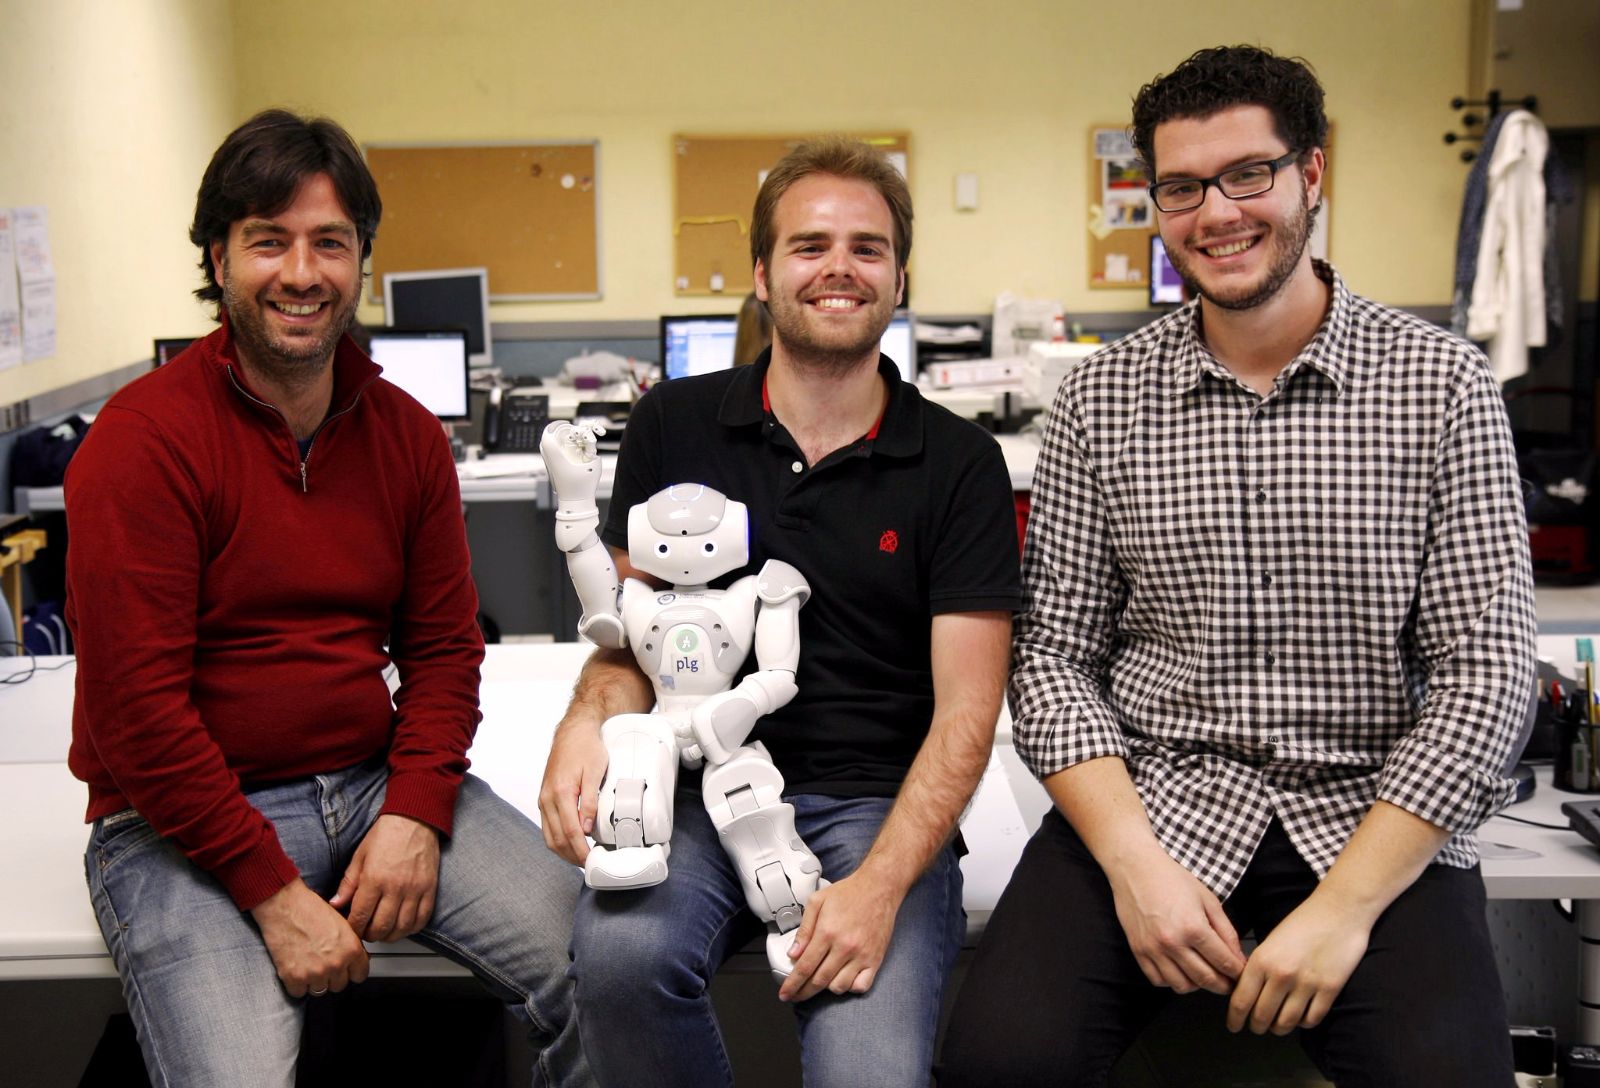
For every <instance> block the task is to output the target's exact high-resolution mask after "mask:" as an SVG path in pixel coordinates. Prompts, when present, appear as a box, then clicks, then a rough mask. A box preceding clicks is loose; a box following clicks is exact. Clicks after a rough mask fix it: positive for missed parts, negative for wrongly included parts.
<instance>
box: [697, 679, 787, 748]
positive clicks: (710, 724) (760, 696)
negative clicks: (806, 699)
mask: <svg viewBox="0 0 1600 1088" xmlns="http://www.w3.org/2000/svg"><path fill="white" fill-rule="evenodd" d="M794 693H795V682H794V673H792V672H789V671H788V670H785V669H763V670H761V671H759V672H753V673H751V674H750V675H749V676H746V677H745V678H744V679H743V680H741V681H740V682H739V686H738V687H736V688H734V689H732V690H731V691H723V692H719V693H717V694H716V695H713V696H711V697H710V698H708V699H706V700H704V701H703V702H701V703H699V704H697V705H696V706H695V708H694V711H693V713H692V715H691V717H690V723H691V725H692V727H693V730H694V736H693V739H694V742H695V743H696V744H697V745H699V747H700V750H701V751H702V752H704V753H705V757H706V759H708V760H710V761H711V762H712V763H714V764H717V763H726V762H727V761H728V760H729V759H731V758H733V754H734V753H735V752H737V751H738V750H739V748H740V746H741V745H743V744H744V742H745V738H747V737H749V736H750V730H752V729H754V728H755V724H756V719H758V718H760V717H761V716H762V715H763V714H770V713H772V712H773V711H774V710H776V709H777V708H778V707H781V706H783V705H784V704H786V703H787V702H788V701H789V700H790V699H792V698H794Z"/></svg>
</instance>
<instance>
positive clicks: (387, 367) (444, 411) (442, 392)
mask: <svg viewBox="0 0 1600 1088" xmlns="http://www.w3.org/2000/svg"><path fill="white" fill-rule="evenodd" d="M372 361H373V362H375V363H377V364H378V365H379V366H381V367H383V376H384V377H385V378H387V379H388V380H389V381H391V382H393V383H394V384H395V385H398V386H399V387H400V388H401V389H404V390H405V391H406V392H407V393H410V394H411V395H412V396H413V397H415V398H416V399H417V400H419V401H420V402H421V403H422V406H423V407H424V408H426V409H427V410H428V411H430V412H432V413H433V414H434V415H436V416H438V417H439V418H440V419H442V420H445V421H447V422H459V421H462V420H466V419H468V418H469V417H470V416H471V411H470V409H469V405H470V404H471V399H470V395H469V394H468V392H467V385H468V379H467V337H466V334H465V333H463V332H462V331H461V330H460V329H379V330H378V331H376V332H374V333H373V334H372Z"/></svg>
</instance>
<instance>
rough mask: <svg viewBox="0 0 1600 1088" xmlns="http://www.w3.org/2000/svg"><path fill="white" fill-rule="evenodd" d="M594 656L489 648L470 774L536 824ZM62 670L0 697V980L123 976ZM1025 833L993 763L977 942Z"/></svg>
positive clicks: (379, 957)
mask: <svg viewBox="0 0 1600 1088" xmlns="http://www.w3.org/2000/svg"><path fill="white" fill-rule="evenodd" d="M589 652H590V648H589V647H588V646H587V645H585V644H582V643H546V644H534V645H526V644H525V645H514V646H491V647H489V652H488V656H487V658H486V659H485V661H484V667H483V688H482V705H483V724H482V725H481V726H480V727H479V729H478V735H477V739H476V741H475V743H474V744H473V746H472V748H471V750H470V751H469V753H468V754H469V756H470V758H471V759H472V764H473V766H472V770H473V773H475V774H477V775H478V776H479V777H481V778H483V779H484V780H485V781H487V782H488V783H489V784H490V785H491V786H492V787H493V788H494V790H495V792H497V793H499V794H500V795H501V796H502V797H504V798H505V799H506V800H508V801H510V802H511V803H512V804H514V805H516V806H517V807H518V808H519V809H521V810H522V811H523V812H525V813H527V814H528V815H529V816H530V817H533V818H534V819H537V818H538V790H539V780H540V778H541V777H542V776H543V774H544V762H545V758H546V756H547V755H548V754H549V750H550V735H551V732H552V731H553V730H554V728H555V724H556V721H557V720H558V719H559V717H560V715H561V712H562V711H563V710H564V709H565V708H566V704H567V698H568V696H569V695H570V694H571V690H572V684H573V682H574V680H576V678H577V675H578V669H579V666H580V665H581V664H582V662H583V660H584V659H585V658H586V657H588V655H589ZM63 662H67V665H66V667H65V668H62V669H60V670H58V671H55V672H41V673H37V674H36V675H35V676H34V677H33V679H32V680H29V681H28V682H27V683H24V684H19V685H15V686H0V858H3V859H4V867H5V879H4V881H3V882H0V980H6V979H52V978H55V979H60V978H104V977H114V976H115V973H116V972H115V970H114V969H113V967H112V965H111V958H110V956H109V954H108V953H107V952H106V948H105V944H104V942H103V940H102V938H101V936H100V930H99V928H98V926H97V925H96V923H95V919H94V912H93V910H92V909H91V908H90V906H89V894H88V891H87V889H86V887H85V882H84V874H83V850H84V845H85V843H86V841H87V839H88V828H87V827H86V826H85V824H84V822H83V810H84V804H85V800H86V797H87V795H86V793H85V787H84V785H83V783H81V782H79V781H77V780H76V779H74V778H73V777H72V775H71V773H70V772H69V771H68V770H67V765H66V763H65V760H66V752H67V744H68V741H69V738H70V732H71V713H72V685H73V675H74V670H75V665H74V664H73V663H71V659H70V658H41V659H39V663H40V664H41V665H57V664H61V663H63ZM24 666H25V659H18V658H0V677H3V676H6V675H11V674H14V673H16V672H18V671H20V670H21V669H22V668H23V667H24ZM1035 788H1037V787H1035ZM1030 831H1031V828H1029V827H1025V826H1024V825H1023V822H1022V816H1021V814H1020V813H1019V811H1018V809H1017V805H1016V802H1015V800H1014V799H1013V798H1012V794H1011V789H1010V786H1009V783H1008V779H1007V775H1006V773H1005V772H1004V771H1003V770H1002V769H1001V766H1000V764H999V763H998V761H996V760H994V759H991V761H990V766H989V770H988V772H987V773H986V774H985V775H984V779H983V783H982V785H981V786H980V788H979V793H978V796H977V797H976V798H975V799H974V801H973V805H972V808H971V810H970V811H969V812H968V814H967V817H966V821H965V823H964V824H963V832H964V834H965V836H966V839H967V844H968V846H969V847H970V848H971V853H969V854H968V855H967V857H966V858H964V859H963V861H962V872H963V875H964V876H965V877H966V893H965V896H964V905H965V906H966V908H967V913H968V916H969V922H968V939H969V943H970V942H972V941H975V940H976V938H977V935H978V934H979V933H981V932H982V929H983V925H984V923H985V922H986V921H987V920H988V917H989V912H990V911H991V910H992V909H993V907H994V904H995V900H996V899H997V898H998V897H999V895H1000V892H1001V890H1002V889H1003V888H1004V887H1005V882H1006V880H1007V879H1008V878H1009V876H1010V874H1011V868H1012V866H1013V865H1015V863H1016V859H1017V857H1018V856H1020V854H1021V852H1022V847H1023V844H1024V843H1025V842H1026V841H1027V838H1028V835H1029V833H1030ZM370 948H371V951H372V952H373V953H374V955H373V959H372V973H373V974H374V975H383V976H389V977H396V976H435V975H460V974H464V973H465V972H464V971H463V969H462V968H459V967H457V966H456V965H455V964H453V963H451V962H449V961H448V960H445V959H444V958H442V957H440V956H435V955H434V954H432V953H431V952H429V951H427V950H426V949H423V948H421V947H420V946H418V945H415V944H412V943H411V942H409V941H402V942H398V943H396V944H389V945H372V946H370ZM738 958H739V959H740V960H741V964H740V965H739V966H740V967H741V968H748V969H755V970H764V969H765V957H764V956H759V955H749V956H745V955H743V954H741V956H740V957H738ZM743 960H749V963H743V962H742V961H743Z"/></svg>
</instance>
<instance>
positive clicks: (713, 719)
mask: <svg viewBox="0 0 1600 1088" xmlns="http://www.w3.org/2000/svg"><path fill="white" fill-rule="evenodd" d="M810 596H811V587H810V585H808V584H807V583H806V580H805V576H804V575H802V574H801V573H800V572H799V571H798V570H796V569H795V568H794V567H792V566H790V565H789V564H788V563H784V562H780V561H779V560H776V559H769V560H767V562H766V564H765V565H764V566H763V567H762V568H761V573H760V574H759V575H758V576H757V579H756V598H757V600H758V601H759V602H760V603H759V605H758V610H757V612H756V640H755V642H756V665H757V670H756V671H755V672H753V673H751V674H750V675H748V676H746V677H745V678H744V679H743V680H741V681H739V685H738V686H737V687H735V688H733V689H732V690H731V691H725V692H722V693H721V694H720V695H713V696H711V697H710V698H709V699H706V700H705V701H704V702H702V703H700V704H699V705H698V706H696V707H695V708H694V712H693V714H692V715H691V717H690V725H691V727H692V728H693V730H694V737H695V740H696V742H697V743H698V744H699V746H700V750H701V751H702V752H704V753H705V757H706V759H708V760H709V761H711V762H712V763H725V762H727V761H728V760H729V759H731V758H732V757H733V754H734V753H735V752H736V751H738V749H739V746H740V745H742V744H744V742H745V739H746V738H747V737H749V735H750V730H752V729H754V728H755V724H756V720H757V719H759V718H761V717H762V716H763V715H766V714H771V713H772V712H773V711H774V710H777V709H778V708H780V707H782V706H784V705H786V704H787V703H788V702H789V700H790V699H793V698H794V695H795V692H796V691H797V690H799V689H798V688H797V687H796V685H795V681H794V674H795V668H796V666H797V665H798V664H799V662H800V607H801V606H802V605H804V604H805V603H806V600H807V599H808V598H809V597H810Z"/></svg>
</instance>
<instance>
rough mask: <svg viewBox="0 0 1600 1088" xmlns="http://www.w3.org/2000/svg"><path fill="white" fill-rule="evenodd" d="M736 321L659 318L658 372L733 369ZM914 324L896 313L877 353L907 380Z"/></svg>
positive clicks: (911, 375) (913, 360)
mask: <svg viewBox="0 0 1600 1088" xmlns="http://www.w3.org/2000/svg"><path fill="white" fill-rule="evenodd" d="M738 326H739V319H738V318H736V317H734V316H732V315H731V314H729V315H724V314H692V315H678V316H669V317H663V318H662V319H661V372H662V374H663V375H665V376H666V377H668V378H687V377H688V376H690V375H691V374H710V373H712V372H713V371H717V370H727V369H728V368H729V367H731V366H733V340H734V335H735V333H736V331H737V329H738ZM914 329H915V323H914V321H913V319H912V317H911V314H910V313H908V312H907V311H905V310H900V311H897V312H896V313H895V315H894V318H893V320H891V321H890V322H889V328H888V329H887V330H886V331H885V332H884V334H883V339H882V340H881V341H879V343H878V350H880V351H882V352H883V353H884V354H885V355H887V356H888V357H889V358H891V359H893V360H894V362H895V365H896V366H897V367H899V369H900V376H901V377H902V378H904V379H905V380H906V381H908V382H909V381H915V380H916V377H917V338H916V334H915V332H914Z"/></svg>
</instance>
